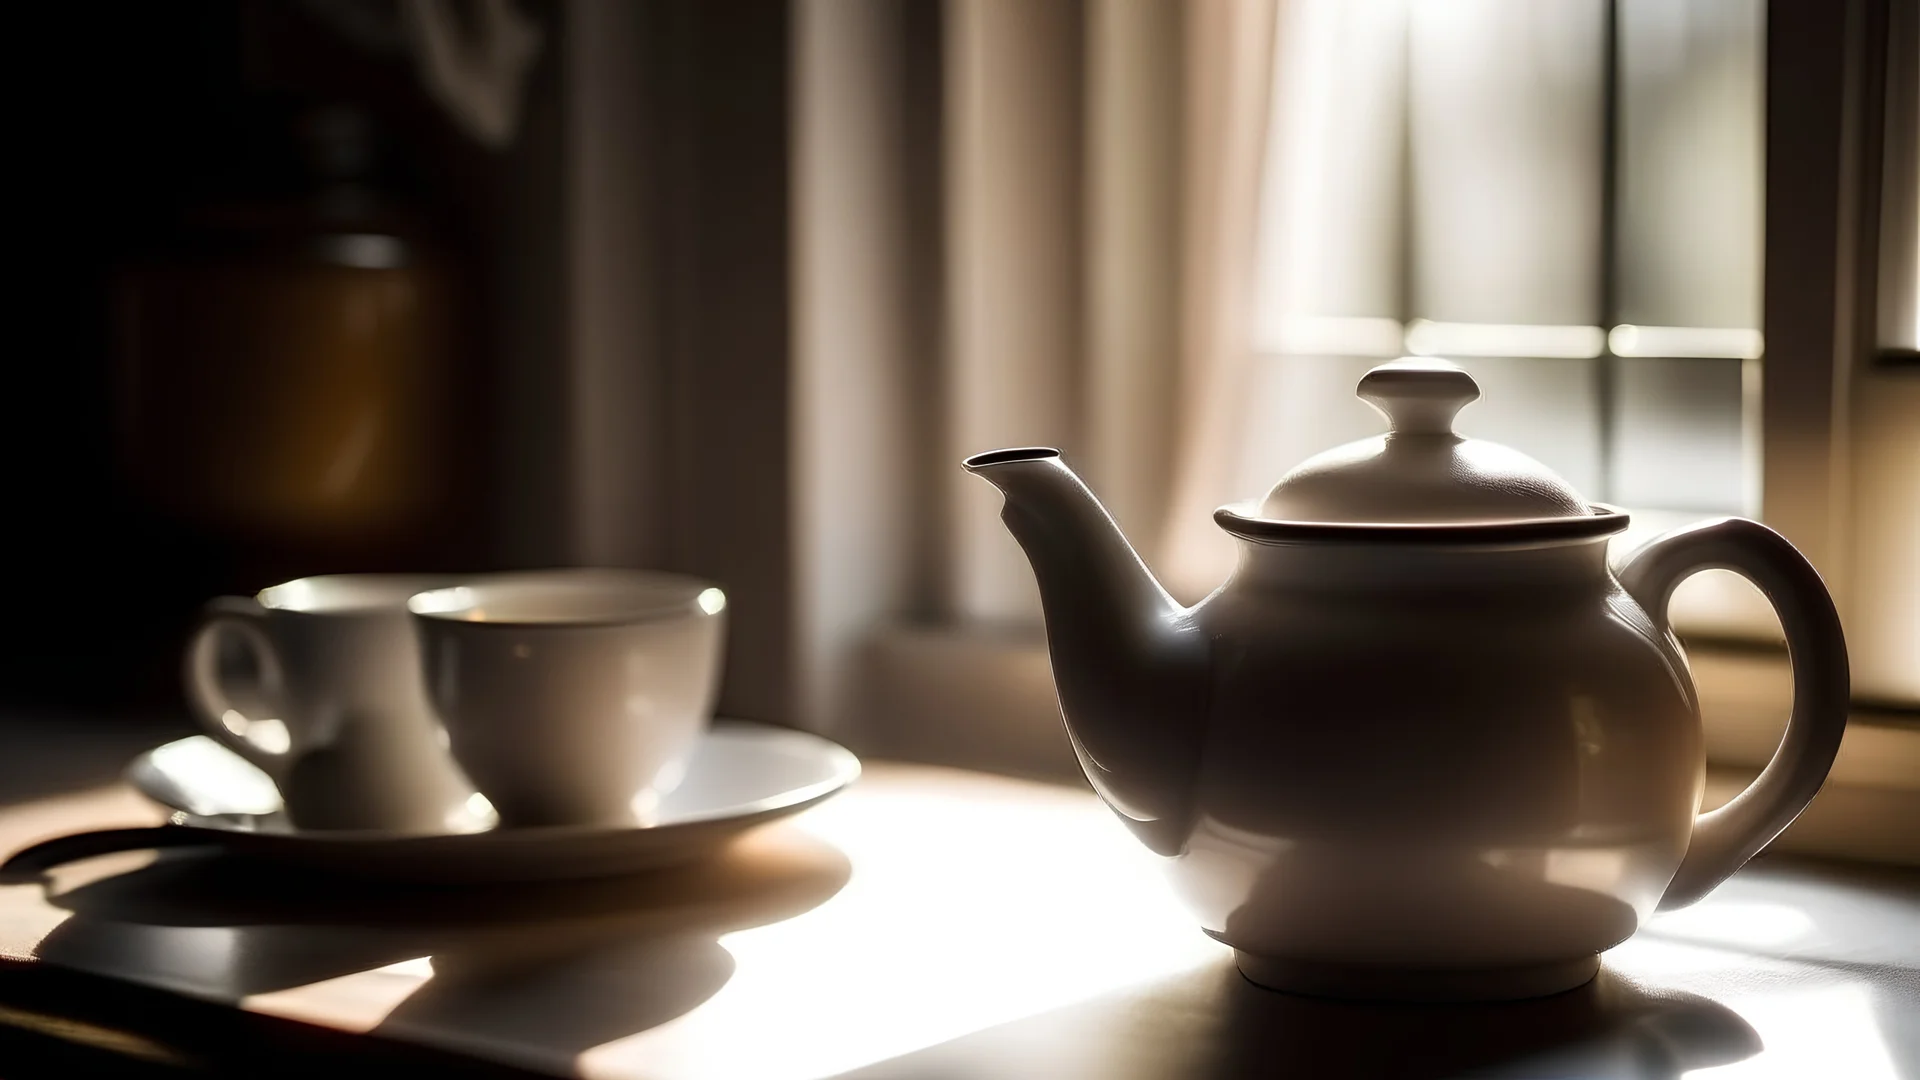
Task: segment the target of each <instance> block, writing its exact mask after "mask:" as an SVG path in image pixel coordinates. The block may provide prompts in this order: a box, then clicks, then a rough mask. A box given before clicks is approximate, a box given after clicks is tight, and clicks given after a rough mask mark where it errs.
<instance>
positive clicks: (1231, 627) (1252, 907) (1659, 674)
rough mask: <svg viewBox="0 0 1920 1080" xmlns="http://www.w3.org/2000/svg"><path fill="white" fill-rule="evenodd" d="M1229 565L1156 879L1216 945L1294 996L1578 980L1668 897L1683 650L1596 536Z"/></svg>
mask: <svg viewBox="0 0 1920 1080" xmlns="http://www.w3.org/2000/svg"><path fill="white" fill-rule="evenodd" d="M1242 549H1243V550H1242V558H1241V562H1240V566H1239V569H1238V570H1237V572H1236V573H1235V574H1234V576H1233V577H1232V578H1231V579H1230V580H1229V581H1228V582H1227V584H1226V585H1224V586H1223V587H1222V588H1221V589H1220V590H1219V591H1217V592H1216V593H1215V594H1214V595H1213V596H1211V597H1210V598H1209V599H1208V600H1207V601H1205V602H1204V603H1203V604H1202V605H1200V606H1199V607H1198V608H1197V609H1195V610H1194V612H1193V615H1194V618H1195V619H1196V621H1197V622H1198V623H1199V625H1200V628H1201V630H1202V632H1203V634H1204V636H1205V638H1206V639H1207V640H1208V641H1209V642H1210V648H1211V655H1210V661H1209V673H1208V678H1209V682H1208V687H1207V692H1206V694H1205V701H1206V706H1205V717H1204V720H1203V725H1204V736H1203V740H1202V743H1201V749H1200V754H1199V763H1198V772H1197V776H1196V777H1195V781H1194V787H1193V793H1192V808H1191V816H1190V817H1189V819H1188V821H1189V827H1188V832H1187V836H1186V842H1185V844H1184V845H1183V847H1182V850H1181V851H1180V853H1179V854H1178V855H1176V856H1174V857H1173V858H1172V859H1171V860H1170V861H1169V871H1170V873H1171V876H1172V879H1173V881H1174V884H1175V887H1176V888H1177V890H1178V891H1179V892H1180V893H1181V894H1182V895H1183V897H1184V898H1185V900H1186V901H1187V902H1188V903H1189V904H1190V905H1191V906H1192V907H1193V909H1194V910H1195V911H1196V913H1197V914H1198V915H1199V917H1200V919H1201V921H1202V924H1203V925H1204V927H1205V928H1206V930H1207V931H1208V932H1209V933H1210V934H1212V935H1213V936H1215V937H1217V938H1219V939H1220V940H1222V941H1224V942H1226V943H1227V944H1229V945H1232V946H1233V947H1234V948H1235V949H1236V950H1238V952H1239V954H1240V962H1241V967H1242V970H1244V971H1245V972H1246V973H1247V974H1248V975H1249V976H1250V977H1252V978H1253V979H1254V980H1255V981H1256V982H1262V983H1266V984H1268V985H1278V986H1283V987H1285V988H1289V989H1303V990H1308V991H1316V990H1317V991H1324V992H1329V993H1335V994H1340V993H1345V992H1347V991H1348V990H1349V989H1350V987H1349V986H1348V985H1347V984H1348V983H1349V982H1352V983H1353V984H1354V985H1355V986H1364V987H1365V989H1366V992H1368V993H1375V992H1378V993H1385V994H1387V995H1389V996H1432V997H1456V996H1461V997H1502V996H1528V995H1531V994H1538V993H1550V992H1553V991H1555V990H1559V989H1565V988H1568V987H1571V986H1575V985H1578V984H1580V983H1582V982H1584V981H1586V979H1587V978H1589V977H1591V975H1592V973H1593V971H1594V969H1595V965H1596V964H1597V955H1598V954H1599V953H1600V952H1601V951H1602V950H1605V949H1607V948H1609V947H1611V946H1613V945H1615V944H1617V943H1619V942H1620V941H1622V940H1624V939H1625V938H1626V937H1627V936H1628V935H1630V934H1632V933H1633V931H1634V929H1635V927H1636V926H1637V925H1638V923H1639V921H1640V920H1641V919H1642V918H1644V917H1645V916H1647V915H1648V914H1650V913H1651V912H1652V911H1653V909H1654V907H1655V906H1656V904H1657V903H1658V902H1659V900H1660V897H1661V894H1662V892H1663V891H1664V890H1665V889H1666V887H1667V884H1668V882H1669V880H1670V879H1671V878H1672V877H1673V875H1674V871H1675V868H1676V867H1677V866H1678V865H1679V863H1680V861H1681V858H1682V856H1683V855H1684V854H1685V853H1686V849H1687V844H1688V837H1689V834H1690V831H1691V829H1692V827H1693V822H1694V817H1695V814H1696V812H1697V811H1698V808H1699V803H1700V798H1701V793H1702V784H1703V751H1702V736H1701V729H1700V719H1699V713H1698V708H1697V704H1696V697H1695V694H1694V690H1693V686H1692V683H1691V680H1690V678H1689V676H1688V672H1687V667H1686V662H1685V659H1684V657H1682V656H1681V655H1680V652H1679V650H1678V648H1677V647H1676V646H1675V645H1674V643H1673V642H1672V640H1671V639H1670V638H1669V637H1668V636H1667V635H1666V634H1665V633H1663V632H1661V631H1660V630H1659V629H1658V628H1657V627H1656V625H1655V623H1654V621H1653V620H1652V619H1651V618H1649V617H1648V615H1647V613H1645V612H1644V611H1642V610H1641V608H1640V607H1639V605H1638V604H1637V603H1636V602H1635V601H1634V599H1633V598H1632V597H1631V596H1629V595H1628V594H1627V593H1626V591H1625V590H1624V589H1623V588H1622V587H1621V585H1620V583H1619V582H1618V581H1617V580H1616V579H1615V578H1614V577H1613V575H1612V574H1611V573H1610V572H1609V570H1608V568H1607V564H1606V542H1605V538H1604V537H1598V538H1592V539H1586V540H1580V541H1573V542H1566V541H1558V542H1552V541H1550V542H1542V543H1538V544H1528V543H1524V542H1522V543H1519V544H1504V545H1486V546H1475V545H1470V544H1446V543H1437V544H1436V543H1419V542H1416V543H1381V542H1376V541H1367V540H1359V541H1352V542H1308V543H1295V544H1266V543H1257V542H1250V541H1246V540H1243V541H1242ZM1383 970H1392V971H1396V972H1399V973H1401V978H1402V979H1403V980H1412V982H1411V983H1410V984H1409V985H1405V986H1398V985H1387V986H1383V985H1382V983H1381V980H1380V978H1379V977H1378V976H1379V972H1381V971H1383ZM1422 980H1424V981H1422Z"/></svg>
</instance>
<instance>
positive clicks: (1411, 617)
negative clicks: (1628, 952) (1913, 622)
mask: <svg viewBox="0 0 1920 1080" xmlns="http://www.w3.org/2000/svg"><path fill="white" fill-rule="evenodd" d="M1358 393H1359V396H1360V397H1361V398H1362V399H1364V400H1365V401H1367V402H1368V403H1369V404H1371V405H1372V406H1373V407H1374V408H1375V409H1376V410H1377V411H1379V412H1380V413H1381V414H1382V415H1383V416H1384V417H1385V418H1386V421H1387V424H1388V427H1389V430H1388V431H1387V432H1386V433H1385V434H1384V435H1380V436H1377V437H1374V438H1370V439H1363V440H1361V441H1359V442H1355V443H1351V444H1349V445H1346V446H1342V447H1339V448H1337V449H1333V450H1329V451H1326V452H1324V453H1321V454H1319V455H1317V456H1315V457H1312V458H1310V459H1308V460H1307V461H1306V462H1304V463H1303V464H1301V465H1299V466H1298V467H1296V468H1295V469H1294V470H1293V471H1291V472H1289V473H1287V474H1286V475H1285V476H1284V477H1283V478H1281V480H1280V481H1279V483H1278V484H1276V485H1275V486H1274V488H1273V489H1272V491H1271V492H1270V493H1269V494H1268V495H1267V496H1266V498H1265V500H1264V501H1263V502H1260V503H1258V504H1252V503H1240V504H1235V505H1230V506H1225V507H1222V508H1220V509H1219V510H1217V511H1215V513H1214V520H1215V521H1216V522H1217V523H1218V524H1219V525H1220V527H1221V528H1223V529H1225V530H1226V531H1227V532H1229V533H1231V534H1232V535H1233V537H1234V539H1235V540H1236V541H1237V543H1238V549H1239V561H1238V565H1237V566H1236V568H1235V569H1234V571H1233V573H1232V575H1231V576H1230V577H1229V578H1228V580H1227V582H1226V583H1225V584H1224V585H1222V586H1220V587H1219V588H1218V589H1217V590H1215V591H1214V592H1213V593H1212V594H1211V595H1210V596H1208V597H1207V598H1206V599H1204V600H1202V601H1201V602H1200V603H1198V604H1195V605H1193V606H1192V607H1183V606H1182V605H1180V604H1179V603H1177V602H1175V601H1174V600H1173V598H1172V597H1171V596H1169V595H1168V594H1167V592H1166V590H1165V589H1164V588H1162V587H1161V585H1160V584H1159V582H1158V581H1156V580H1155V579H1154V577H1153V575H1152V573H1151V572H1150V571H1149V570H1148V569H1147V567H1146V565H1145V563H1143V562H1142V561H1141V559H1140V557H1139V556H1138V555H1137V554H1135V552H1134V550H1133V548H1132V546H1130V545H1129V544H1128V543H1127V540H1126V538H1125V537H1124V536H1122V535H1121V533H1120V531H1119V529H1118V528H1117V527H1116V526H1115V524H1114V521H1113V518H1112V517H1111V516H1110V515H1108V513H1107V512H1106V510H1105V509H1104V508H1103V507H1102V506H1101V505H1100V503H1099V501H1098V500H1097V499H1096V498H1095V497H1094V495H1093V494H1092V492H1091V491H1089V490H1088V488H1087V486H1086V484H1084V483H1083V482H1082V481H1081V480H1080V478H1079V477H1078V476H1076V475H1075V474H1074V472H1073V471H1072V469H1070V468H1069V467H1068V466H1067V464H1066V463H1065V462H1064V461H1063V460H1062V458H1061V455H1060V453H1059V451H1057V450H1053V449H1047V448H1018V449H1008V450H997V451H994V452H991V453H986V454H980V455H977V456H975V457H972V458H969V459H967V461H966V462H965V467H966V468H967V469H968V471H970V472H972V473H974V474H975V475H977V476H979V477H981V478H982V479H984V480H987V481H989V482H990V483H992V484H993V485H995V486H996V487H998V488H999V489H1000V491H1001V492H1002V493H1003V494H1004V496H1005V508H1004V511H1003V513H1002V519H1003V521H1004V522H1005V523H1006V526H1007V528H1008V529H1009V530H1010V531H1011V532H1012V533H1013V536H1014V538H1015V539H1016V540H1017V541H1018V542H1019V543H1020V545H1021V547H1022V548H1023V549H1024V550H1025V552H1026V555H1027V557H1028V559H1029V561H1030V562H1031V563H1032V565H1033V571H1034V574H1035V576H1036V578H1037V579H1038V582H1039V587H1040V598H1041V604H1042V608H1043V611H1044V616H1045V620H1046V633H1047V645H1048V650H1049V654H1050V658H1051V660H1052V664H1053V672H1054V678H1055V682H1056V684H1057V687H1058V690H1059V697H1060V705H1061V711H1062V713H1063V714H1064V717H1065V720H1066V726H1067V732H1068V735H1069V737H1070V739H1071V741H1072V744H1073V749H1074V752H1075V753H1076V755H1077V756H1078V758H1079V761H1080V764H1081V766H1082V767H1083V768H1084V769H1085V771H1086V774H1087V779H1088V780H1089V781H1090V782H1091V783H1092V785H1093V788H1094V790H1095V791H1096V792H1097V793H1098V794H1099V795H1100V796H1101V797H1102V798H1103V799H1104V800H1105V801H1106V802H1107V804H1108V805H1109V806H1110V807H1112V809H1113V810H1114V811H1115V812H1116V813H1117V814H1118V815H1119V817H1120V818H1121V820H1122V821H1123V822H1124V823H1125V824H1126V825H1127V826H1128V827H1129V828H1130V829H1131V830H1132V831H1133V833H1134V834H1135V835H1136V836H1138V838H1139V839H1140V840H1141V841H1143V842H1144V843H1145V844H1146V846H1147V847H1148V848H1150V849H1152V850H1153V851H1154V852H1156V853H1157V854H1159V855H1161V856H1164V857H1165V868H1166V870H1167V873H1168V876H1169V877H1170V879H1171V881H1172V884H1173V887H1174V889H1175V890H1176V891H1177V892H1178V893H1179V894H1180V896H1181V897H1182V899H1184V900H1185V901H1186V903H1187V904H1188V906H1189V907H1191V909H1192V910H1193V911H1194V912H1195V913H1196V914H1197V915H1198V916H1199V919H1200V922H1201V925H1202V927H1203V928H1204V929H1205V931H1206V932H1207V933H1208V934H1209V935H1211V936H1213V937H1214V938H1216V939H1218V940H1220V941H1222V942H1224V943H1226V944H1227V945H1229V946H1231V947H1232V948H1233V949H1234V953H1235V958H1236V960H1237V962H1238V965H1239V968H1240V971H1241V972H1242V973H1243V974H1244V975H1245V976H1246V977H1247V978H1248V979H1250V980H1251V981H1253V982H1254V983H1257V984H1260V985H1262V986H1266V987H1270V988H1274V989H1279V990H1286V991H1294V992H1301V993H1310V994H1319V995H1328V996H1336V997H1358V998H1376V999H1402V1000H1498V999H1513V998H1524V997H1533V996H1541V995H1546V994H1552V993H1557V992H1559V991H1563V990H1568V989H1571V988H1573V987H1576V986H1579V985H1581V984H1583V983H1585V982H1586V981H1588V980H1589V979H1591V978H1593V976H1594V974H1595V973H1596V972H1597V970H1598V966H1599V954H1600V953H1601V952H1603V951H1605V950H1606V949H1608V948H1611V947H1612V946H1614V945H1617V944H1619V943H1620V942H1621V941H1623V940H1625V939H1626V938H1627V937H1628V936H1629V935H1631V934H1632V933H1633V932H1634V930H1635V929H1636V928H1637V927H1638V926H1639V924H1640V922H1641V921H1642V920H1644V919H1646V918H1647V917H1648V916H1649V915H1651V914H1652V913H1653V912H1654V911H1655V910H1656V909H1665V908H1673V907H1680V906H1684V905H1686V904H1690V903H1693V902H1694V901H1696V900H1698V899H1700V898H1701V897H1702V896H1704V895H1706V894H1707V893H1708V892H1709V891H1710V890H1712V889H1713V888H1714V887H1715V886H1716V885H1718V884H1719V883H1720V882H1722V881H1723V880H1725V879H1726V878H1727V877H1728V876H1729V875H1731V874H1732V873H1733V872H1734V871H1735V870H1737V869H1739V868H1740V867H1741V866H1742V865H1743V864H1745V862H1746V861H1747V860H1748V859H1749V858H1751V857H1752V856H1753V855H1754V854H1755V853H1756V852H1758V851H1759V850H1760V848H1762V847H1763V846H1765V845H1766V844H1767V843H1768V842H1769V841H1771V840H1772V839H1773V838H1774V837H1775V836H1777V835H1778V834H1779V833H1780V832H1781V831H1782V830H1783V829H1785V828H1786V827H1787V826H1788V825H1789V824H1791V823H1792V821H1793V820H1794V818H1796V817H1797V816H1799V814H1800V812H1801V811H1802V810H1803V809H1805V808H1806V806H1807V803H1808V802H1809V801H1811V800H1812V798H1813V796H1814V794H1815V793H1816V792H1817V791H1818V790H1819V788H1820V785H1821V784H1822V783H1823V782H1824V781H1825V779H1826V775H1827V772H1828V770H1829V769H1830V768H1831V767H1832V764H1833V759H1834V755H1835V753H1836V752H1837V751H1838V749H1839V745H1840V738H1841V735H1842V734H1843V732H1844V730H1845V727H1846V721H1847V704H1848V685H1847V653H1846V645H1845V641H1844V639H1843V637H1842V634H1841V628H1840V620H1839V617H1838V615H1837V614H1836V612H1835V610H1834V605H1833V601H1832V599H1831V598H1830V597H1829V596H1828V593H1827V590H1826V587H1825V586H1824V585H1823V584H1822V582H1821V580H1820V576H1819V574H1818V573H1816V572H1815V570H1814V569H1813V567H1812V566H1811V565H1809V564H1808V562H1807V561H1806V559H1805V558H1804V557H1802V556H1801V555H1800V553H1799V552H1798V551H1796V550H1795V549H1794V548H1793V546H1792V545H1791V544H1789V543H1788V542H1787V541H1786V540H1785V539H1784V538H1783V537H1781V536H1780V535H1779V534H1778V533H1776V532H1774V531H1772V530H1771V529H1768V528H1767V527H1765V526H1763V525H1760V524H1758V523H1756V522H1753V521H1748V520H1745V519H1742V518H1722V519H1718V520H1713V521H1707V522H1702V523H1698V524H1694V525H1691V526H1688V527H1685V528H1681V529H1677V530H1674V531H1672V532H1668V533H1666V534H1664V535H1662V536H1660V537H1658V538H1656V539H1654V540H1652V541H1651V542H1649V543H1647V544H1646V545H1644V546H1643V547H1641V548H1639V549H1638V550H1637V551H1635V552H1634V553H1633V554H1632V555H1631V556H1630V557H1629V558H1627V560H1626V561H1625V563H1624V565H1622V566H1621V567H1620V568H1619V571H1618V573H1617V574H1616V573H1615V572H1614V571H1613V570H1612V569H1610V566H1609V562H1608V538H1609V537H1611V536H1613V535H1615V534H1616V533H1619V532H1620V531H1621V530H1622V529H1624V528H1625V527H1626V525H1627V522H1628V515H1627V514H1626V513H1625V512H1623V511H1621V510H1619V509H1617V508H1614V507H1611V506H1605V505H1601V504H1597V503H1590V502H1588V501H1587V500H1586V499H1584V498H1582V497H1581V496H1580V495H1579V494H1578V493H1577V492H1575V491H1574V490H1573V488H1571V487H1570V486H1569V485H1568V484H1567V483H1566V482H1565V481H1564V480H1562V479H1561V478H1560V477H1559V476H1557V475H1555V474H1554V473H1553V472H1552V471H1551V470H1549V469H1548V468H1547V467H1546V466H1544V465H1542V464H1540V463H1539V462H1537V461H1535V460H1533V459H1532V458H1530V457H1527V456H1526V455H1524V454H1521V453H1519V452H1518V451H1515V450H1512V449H1510V448H1507V447H1505V446H1501V445H1499V444H1496V443H1491V442H1486V441H1482V440H1477V439H1471V438H1462V437H1461V436H1459V435H1457V434H1455V433H1454V430H1453V421H1454V418H1455V415H1456V414H1457V413H1458V412H1459V411H1460V410H1461V409H1462V408H1463V407H1465V406H1467V405H1468V404H1470V403H1471V402H1473V401H1474V400H1476V399H1477V398H1478V397H1479V396H1480V390H1479V387H1478V386H1477V385H1476V384H1475V383H1474V381H1473V378H1472V376H1471V375H1469V374H1468V373H1467V372H1466V371H1464V370H1462V369H1461V368H1459V367H1457V366H1455V365H1453V364H1450V363H1447V362H1445V361H1440V360H1428V359H1403V360H1397V361H1394V362H1391V363H1387V364H1384V365H1382V366H1380V367H1376V368H1374V369H1373V370H1372V371H1369V372H1368V373H1367V374H1366V375H1365V376H1364V377H1363V378H1362V379H1361V380H1360V384H1359V389H1358ZM1709 568H1725V569H1730V570H1733V571H1736V572H1738V573H1740V574H1741V575H1743V576H1745V577H1746V578H1747V579H1748V580H1750V581H1752V582H1753V583H1754V584H1755V585H1756V586H1758V587H1759V589H1760V590H1761V592H1763V593H1764V594H1765V595H1766V596H1767V598H1768V599H1769V601H1770V602H1771V603H1772V604H1773V606H1774V609H1775V610H1776V611H1777V612H1778V614H1779V616H1780V620H1781V623H1782V624H1783V626H1784V628H1785V631H1786V639H1787V643H1788V647H1789V649H1790V651H1791V654H1792V663H1793V696H1794V700H1793V707H1792V715H1791V718H1790V719H1789V720H1788V722H1787V727H1786V733H1785V736H1784V738H1783V740H1782V742H1781V744H1780V747H1779V749H1778V750H1777V751H1776V753H1775V754H1774V755H1773V758H1772V760H1771V761H1770V762H1769V763H1768V764H1767V766H1766V768H1765V769H1763V770H1762V771H1761V773H1760V775H1759V777H1758V778H1757V779H1755V780H1754V781H1753V783H1752V784H1751V785H1750V786H1749V787H1747V789H1746V790H1745V791H1743V792H1741V793H1740V794H1739V795H1738V796H1736V797H1735V798H1734V799H1733V800H1732V801H1731V802H1729V803H1727V804H1726V805H1725V806H1723V807H1721V808H1719V809H1717V810H1713V811H1711V812H1708V813H1704V814H1702V813H1700V812H1699V811H1700V804H1701V797H1702V791H1703V786H1704V773H1705V754H1704V749H1703V739H1702V734H1701V724H1700V702H1699V697H1698V694H1697V692H1696V691H1695V689H1694V685H1693V681H1692V679H1691V677H1690V675H1689V672H1688V669H1687V660H1686V656H1685V654H1684V653H1683V652H1682V650H1681V647H1680V644H1679V642H1678V641H1677V640H1676V639H1675V637H1674V633H1673V629H1672V627H1671V625H1670V623H1669V621H1668V616H1667V603H1668V598H1669V597H1670V596H1671V595H1672V593H1673V590H1674V587H1675V586H1676V585H1678V584H1679V583H1680V582H1681V581H1683V580H1684V579H1686V578H1687V577H1688V576H1689V575H1691V574H1694V573H1696V572H1698V571H1701V570H1705V569H1709Z"/></svg>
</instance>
